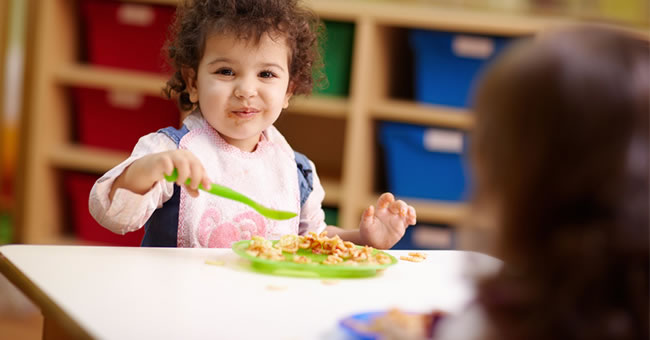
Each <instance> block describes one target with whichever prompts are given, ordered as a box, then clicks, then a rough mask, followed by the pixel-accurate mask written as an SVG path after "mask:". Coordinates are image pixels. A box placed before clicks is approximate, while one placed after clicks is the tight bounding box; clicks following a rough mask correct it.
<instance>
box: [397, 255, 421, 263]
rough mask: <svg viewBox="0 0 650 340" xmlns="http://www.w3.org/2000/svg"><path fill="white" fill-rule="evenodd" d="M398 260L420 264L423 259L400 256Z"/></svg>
mask: <svg viewBox="0 0 650 340" xmlns="http://www.w3.org/2000/svg"><path fill="white" fill-rule="evenodd" d="M399 259H400V260H404V261H409V262H422V261H424V258H421V257H413V256H400V257H399Z"/></svg>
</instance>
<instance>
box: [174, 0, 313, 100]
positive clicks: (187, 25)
mask: <svg viewBox="0 0 650 340" xmlns="http://www.w3.org/2000/svg"><path fill="white" fill-rule="evenodd" d="M322 30H323V29H322V24H321V23H320V21H319V20H318V17H317V16H316V15H315V14H314V13H313V12H312V11H310V10H308V9H305V8H302V7H300V6H299V4H298V0H206V1H199V0H185V1H183V2H182V3H180V4H179V5H178V7H177V10H176V18H175V20H174V24H173V25H172V27H171V29H170V32H169V34H170V38H169V40H168V41H167V44H166V50H167V56H168V59H169V63H170V65H171V66H172V68H173V71H174V74H173V76H172V77H171V79H170V80H169V81H167V86H166V87H165V90H164V92H165V94H166V95H167V97H169V98H172V97H175V96H176V95H177V96H178V105H179V107H180V108H181V109H182V110H189V109H191V108H192V107H193V104H192V102H191V101H190V100H189V94H188V92H187V89H186V84H185V81H184V80H183V76H182V74H181V70H182V68H186V67H187V68H191V69H194V70H195V71H196V70H197V69H198V65H199V61H200V60H201V58H202V56H203V52H204V48H205V41H206V39H207V37H208V36H209V35H211V34H234V35H235V36H237V37H238V38H240V39H245V40H252V41H253V42H255V43H257V42H259V40H260V39H261V37H262V36H263V35H264V34H270V35H271V37H272V38H276V37H277V36H276V34H277V35H279V36H281V37H283V38H286V42H287V45H288V49H289V63H288V64H289V78H290V90H291V91H293V93H294V94H310V93H311V91H312V87H313V84H314V77H313V74H314V73H315V74H319V73H318V71H319V68H320V67H321V63H322V62H321V59H320V52H319V49H318V43H317V42H318V35H319V34H320V33H321V32H322Z"/></svg>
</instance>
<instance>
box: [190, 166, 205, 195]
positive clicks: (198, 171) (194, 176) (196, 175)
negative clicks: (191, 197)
mask: <svg viewBox="0 0 650 340" xmlns="http://www.w3.org/2000/svg"><path fill="white" fill-rule="evenodd" d="M204 175H205V171H204V170H203V166H201V164H197V163H194V164H192V165H191V167H190V179H191V181H190V188H192V189H193V190H198V189H199V183H201V182H202V181H203V176H204Z"/></svg>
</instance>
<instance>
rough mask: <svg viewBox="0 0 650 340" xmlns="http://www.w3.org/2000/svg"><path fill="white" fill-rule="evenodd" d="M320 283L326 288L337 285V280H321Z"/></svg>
mask: <svg viewBox="0 0 650 340" xmlns="http://www.w3.org/2000/svg"><path fill="white" fill-rule="evenodd" d="M321 283H322V284H324V285H326V286H333V285H336V284H338V283H339V280H322V281H321Z"/></svg>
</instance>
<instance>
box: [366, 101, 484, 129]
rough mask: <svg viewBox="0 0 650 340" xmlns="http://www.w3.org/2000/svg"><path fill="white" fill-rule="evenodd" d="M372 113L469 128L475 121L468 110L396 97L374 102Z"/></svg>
mask: <svg viewBox="0 0 650 340" xmlns="http://www.w3.org/2000/svg"><path fill="white" fill-rule="evenodd" d="M371 115H372V117H374V118H376V119H383V120H392V121H400V122H405V123H416V124H427V125H436V126H443V127H450V128H457V129H469V128H471V127H472V125H473V123H474V118H473V116H472V114H471V113H470V112H469V111H467V110H462V109H455V108H448V107H443V106H439V105H430V104H420V103H414V102H409V101H406V100H394V99H391V100H381V101H378V102H376V103H375V104H373V105H372V107H371Z"/></svg>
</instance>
